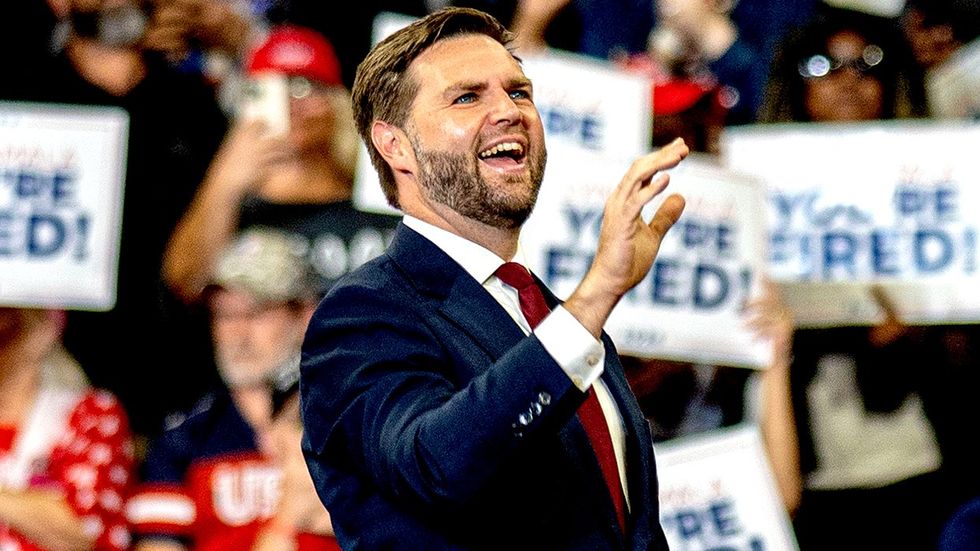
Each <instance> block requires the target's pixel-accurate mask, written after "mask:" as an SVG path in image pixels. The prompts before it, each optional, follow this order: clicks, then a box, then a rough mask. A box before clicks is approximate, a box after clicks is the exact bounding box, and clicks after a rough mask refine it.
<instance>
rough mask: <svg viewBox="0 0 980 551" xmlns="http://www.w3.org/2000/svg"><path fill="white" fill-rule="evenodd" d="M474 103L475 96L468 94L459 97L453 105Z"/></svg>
mask: <svg viewBox="0 0 980 551" xmlns="http://www.w3.org/2000/svg"><path fill="white" fill-rule="evenodd" d="M474 101H476V94H474V93H472V92H470V93H469V94H463V95H462V96H459V97H458V98H456V100H455V101H454V102H453V103H473V102H474Z"/></svg>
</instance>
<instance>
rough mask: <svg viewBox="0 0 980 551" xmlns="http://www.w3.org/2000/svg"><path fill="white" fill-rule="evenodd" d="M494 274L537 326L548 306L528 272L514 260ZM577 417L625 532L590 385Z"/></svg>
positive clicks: (615, 471)
mask: <svg viewBox="0 0 980 551" xmlns="http://www.w3.org/2000/svg"><path fill="white" fill-rule="evenodd" d="M496 276H497V277H498V278H500V280H501V281H503V282H504V283H506V284H507V285H510V286H511V287H513V288H515V289H517V296H518V299H519V301H520V303H521V312H523V313H524V317H525V318H526V319H527V323H528V324H529V325H530V326H531V328H532V329H533V328H535V327H537V325H538V324H539V323H541V320H543V319H544V318H545V316H547V315H548V312H550V311H551V310H550V309H549V308H548V304H547V303H546V302H545V300H544V295H543V294H542V293H541V289H540V288H539V287H538V285H537V283H535V281H534V278H532V277H531V274H530V272H528V271H527V269H526V268H524V266H521V265H520V264H517V263H516V262H505V263H504V264H503V265H502V266H500V267H499V268H497V271H496ZM578 417H579V421H580V422H581V423H582V426H583V427H585V432H586V433H588V435H589V440H590V441H591V443H592V450H593V451H594V452H595V454H596V457H597V458H598V460H599V467H600V468H601V469H602V476H603V478H605V479H606V486H607V487H608V488H609V494H610V495H611V496H612V500H613V505H615V507H616V517H617V518H618V519H619V527H620V528H621V529H622V530H623V531H624V532H625V530H626V498H625V497H624V496H623V488H622V486H621V485H620V481H619V467H618V466H617V465H616V453H615V451H613V444H612V438H611V437H610V436H609V426H608V425H607V424H606V417H605V416H604V415H603V413H602V406H600V405H599V400H598V398H596V395H595V392H593V391H592V389H591V388H590V389H589V391H588V393H587V394H586V398H585V402H583V403H582V405H581V406H580V407H579V410H578Z"/></svg>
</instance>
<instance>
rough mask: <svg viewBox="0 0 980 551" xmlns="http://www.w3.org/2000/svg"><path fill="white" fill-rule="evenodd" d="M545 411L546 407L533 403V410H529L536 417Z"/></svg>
mask: <svg viewBox="0 0 980 551" xmlns="http://www.w3.org/2000/svg"><path fill="white" fill-rule="evenodd" d="M543 409H544V406H542V405H541V404H539V403H537V402H531V409H530V410H528V411H530V412H531V413H533V414H534V415H541V410H543Z"/></svg>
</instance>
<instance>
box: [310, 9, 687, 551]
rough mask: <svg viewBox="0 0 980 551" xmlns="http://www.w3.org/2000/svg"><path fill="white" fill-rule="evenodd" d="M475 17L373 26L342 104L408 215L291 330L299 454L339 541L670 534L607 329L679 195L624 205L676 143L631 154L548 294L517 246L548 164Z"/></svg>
mask: <svg viewBox="0 0 980 551" xmlns="http://www.w3.org/2000/svg"><path fill="white" fill-rule="evenodd" d="M511 40H512V35H511V33H510V32H509V31H507V30H506V29H505V28H504V27H503V26H502V25H501V24H500V23H499V22H498V21H497V20H496V19H494V18H492V17H491V16H489V15H487V14H486V13H484V12H481V11H477V10H472V9H465V8H447V9H444V10H440V11H437V12H434V13H432V14H430V15H428V16H426V17H423V18H421V19H419V20H416V21H415V22H413V23H411V24H409V25H408V26H407V27H404V28H402V29H401V30H399V31H396V32H395V33H394V34H392V35H391V36H389V37H388V38H386V39H385V40H383V41H381V42H380V43H379V44H378V45H377V46H375V48H374V49H373V50H372V51H371V53H370V54H369V55H368V56H367V57H366V58H365V60H364V61H363V62H362V63H361V65H360V66H359V68H358V73H357V77H356V79H355V85H354V89H353V96H354V112H355V118H356V120H357V123H358V129H359V131H360V132H361V137H362V138H363V139H364V140H365V142H366V143H367V144H368V146H369V149H370V153H371V158H372V162H373V164H374V167H375V168H376V170H377V171H378V173H379V175H380V178H381V182H382V187H383V189H384V191H385V195H386V197H387V199H388V201H389V203H391V204H392V205H393V206H395V207H397V208H399V209H401V211H402V212H404V218H403V220H402V222H401V223H400V225H399V226H398V228H397V229H396V231H395V236H394V239H393V241H392V243H391V245H389V247H388V249H387V251H386V252H385V253H384V254H383V255H381V256H380V257H378V258H376V259H374V260H372V261H370V262H368V263H366V264H365V265H363V266H362V267H361V268H359V269H357V270H355V271H354V272H352V273H351V274H349V275H348V276H345V277H344V278H343V279H341V280H340V281H339V282H338V283H337V284H336V285H334V286H333V287H332V288H331V290H330V292H329V293H328V294H327V296H326V297H325V298H324V299H323V300H322V301H321V302H320V304H319V306H318V308H317V310H316V312H315V313H314V315H313V318H312V319H311V321H310V326H309V328H308V329H307V333H306V339H305V341H304V344H303V354H302V359H301V364H300V392H301V404H302V418H303V424H304V430H305V436H304V449H305V453H306V459H307V465H308V467H309V470H310V472H311V474H312V475H313V480H314V482H315V484H316V487H317V491H318V493H319V495H320V497H321V499H322V500H323V502H324V504H325V505H326V507H327V509H328V510H329V511H330V512H331V515H332V520H333V527H334V531H335V532H336V534H337V537H338V540H339V541H340V544H341V546H342V547H343V548H345V549H389V548H394V549H400V550H410V549H426V550H437V549H516V548H521V549H533V548H540V549H553V550H573V549H574V550H583V551H585V550H589V551H595V550H601V549H637V550H638V549H661V550H663V549H666V548H667V542H666V539H665V537H664V533H663V529H662V527H661V526H660V523H659V503H658V496H657V485H656V482H655V481H656V478H657V471H656V465H655V461H654V455H653V444H652V442H651V439H650V433H649V430H648V428H647V426H646V420H645V419H644V417H643V413H642V412H641V411H640V408H639V405H638V404H637V402H636V399H635V397H634V396H633V394H632V393H631V392H630V390H629V387H628V384H627V382H626V379H625V377H624V376H623V370H622V366H621V364H620V362H619V358H618V356H617V353H616V349H615V347H614V345H613V343H612V342H611V340H610V339H609V338H608V336H606V335H605V334H604V333H603V329H602V328H603V324H604V323H605V321H606V319H607V318H608V316H609V315H610V313H611V311H612V309H613V308H614V307H615V306H616V304H617V303H618V302H619V300H620V299H621V298H622V297H623V295H624V294H625V293H626V292H628V291H629V290H630V289H631V288H632V287H634V286H635V285H636V284H637V283H638V282H639V281H640V280H641V279H642V278H643V277H645V276H646V274H647V272H648V270H649V269H650V267H651V265H652V263H653V261H654V259H655V257H656V255H657V252H658V249H659V246H660V243H661V240H662V238H663V236H664V235H665V233H666V232H667V231H668V229H669V228H670V227H671V226H672V225H673V224H674V222H676V220H677V219H678V217H679V216H680V215H681V212H682V211H683V208H684V200H683V198H682V197H680V196H678V195H670V196H668V197H666V199H665V200H664V201H663V203H662V204H661V205H660V207H659V208H658V209H657V211H656V213H655V214H654V216H653V217H652V219H651V220H650V221H649V222H647V221H646V220H644V219H643V218H641V216H640V213H641V209H642V208H643V207H644V205H646V204H647V203H648V202H650V201H651V200H652V199H654V197H656V196H658V195H660V194H661V193H662V192H663V191H664V189H665V188H666V186H667V183H668V179H669V178H668V175H667V174H666V173H665V171H667V170H669V169H671V168H673V167H675V166H677V165H678V163H680V162H681V161H682V159H684V158H685V157H686V156H687V154H688V148H687V146H686V145H685V144H684V142H683V141H681V140H676V141H675V142H673V143H671V144H669V145H668V146H666V147H664V148H662V149H660V150H658V151H655V152H653V153H649V154H647V155H644V156H642V157H640V158H638V159H637V160H636V161H635V162H634V163H633V164H632V165H631V167H630V168H629V170H628V171H627V172H626V174H625V176H624V177H623V179H622V180H621V182H620V184H619V185H618V186H617V188H616V189H615V190H614V191H613V192H612V194H611V195H610V196H609V198H608V200H607V203H606V207H605V217H604V220H603V226H602V230H601V238H600V241H599V245H598V250H597V252H596V256H595V260H594V262H593V263H592V266H591V268H590V270H589V271H588V273H587V274H586V275H585V277H584V279H583V281H582V282H581V283H580V285H579V286H578V288H577V289H576V290H575V291H574V292H573V293H572V294H571V295H570V296H569V297H568V299H567V300H566V301H565V302H564V303H559V302H558V301H557V300H556V299H555V297H554V296H553V295H552V294H551V293H550V292H549V291H548V290H547V289H545V288H544V287H543V285H541V283H540V280H538V279H536V278H535V277H534V275H533V274H531V273H530V272H528V270H527V268H525V267H524V266H522V265H521V264H520V263H519V262H520V260H521V254H520V247H519V238H520V232H521V227H522V225H523V223H524V222H525V221H526V219H527V217H528V216H529V214H530V213H531V211H532V209H533V207H534V204H535V201H536V198H537V192H538V190H539V186H540V183H541V179H542V176H543V172H544V167H545V158H546V151H545V144H544V131H543V126H542V122H541V119H540V117H539V114H538V111H537V109H536V107H535V104H534V96H533V87H532V85H531V82H530V80H529V79H528V78H527V77H526V76H525V74H524V71H523V70H522V68H521V64H520V61H519V60H518V59H517V58H516V57H515V56H514V54H513V53H512V51H511V50H510V49H508V46H509V45H510V44H511Z"/></svg>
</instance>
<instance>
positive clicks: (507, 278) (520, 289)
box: [494, 262, 550, 329]
mask: <svg viewBox="0 0 980 551" xmlns="http://www.w3.org/2000/svg"><path fill="white" fill-rule="evenodd" d="M494 273H495V275H496V276H497V277H498V278H499V279H500V281H503V282H504V283H506V284H507V285H510V286H511V287H513V288H515V289H517V297H518V299H519V301H520V303H521V312H522V313H523V314H524V318H525V319H527V323H528V324H529V325H530V326H531V328H532V329H533V328H534V327H537V325H538V324H539V323H541V320H543V319H544V318H545V316H547V315H548V312H549V311H550V308H548V304H547V303H546V302H545V300H544V295H543V294H542V293H541V289H540V288H538V284H537V282H535V281H534V278H533V277H531V272H529V271H527V268H525V267H524V266H521V265H520V264H518V263H516V262H504V263H503V264H502V265H501V266H500V267H499V268H497V271H496V272H494Z"/></svg>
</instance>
